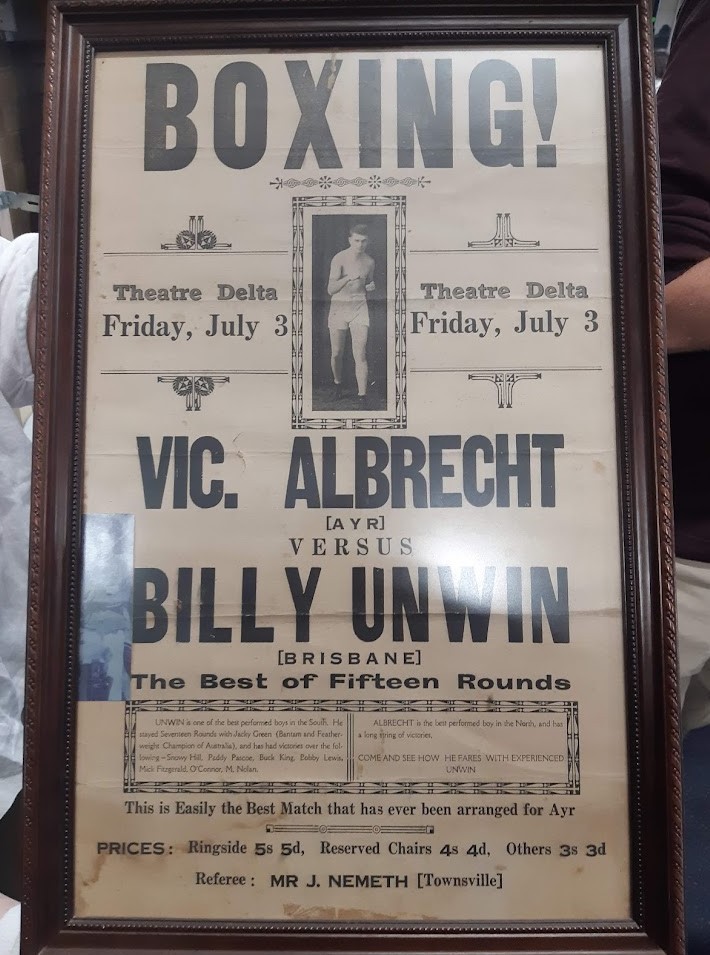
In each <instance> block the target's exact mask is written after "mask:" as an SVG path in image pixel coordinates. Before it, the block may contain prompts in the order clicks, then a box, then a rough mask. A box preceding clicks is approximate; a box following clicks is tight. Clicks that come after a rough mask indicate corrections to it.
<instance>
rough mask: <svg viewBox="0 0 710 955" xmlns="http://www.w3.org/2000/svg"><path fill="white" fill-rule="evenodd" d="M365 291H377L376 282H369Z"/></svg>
mask: <svg viewBox="0 0 710 955" xmlns="http://www.w3.org/2000/svg"><path fill="white" fill-rule="evenodd" d="M365 291H366V292H374V291H375V283H374V282H368V283H367V285H366V286H365Z"/></svg>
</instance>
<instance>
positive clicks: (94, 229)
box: [74, 45, 630, 922]
mask: <svg viewBox="0 0 710 955" xmlns="http://www.w3.org/2000/svg"><path fill="white" fill-rule="evenodd" d="M604 71H605V66H604V54H603V51H602V48H601V47H597V46H593V45H588V46H576V47H574V48H573V47H571V46H570V47H565V46H559V45H558V46H554V45H552V46H541V47H535V48H532V47H531V48H528V47H523V46H516V47H510V48H496V47H493V46H480V47H475V46H474V47H472V48H468V49H461V48H445V47H442V48H427V49H413V50H404V49H400V50H397V51H387V50H381V51H377V50H372V49H368V50H357V49H342V50H335V51H333V50H322V51H317V50H313V51H310V50H309V51H308V52H274V51H267V50H255V49H244V50H241V51H240V50H237V51H236V52H235V51H228V52H219V51H218V52H209V53H208V52H176V51H171V52H170V53H169V54H159V53H155V54H150V55H146V54H142V53H141V54H125V53H115V54H105V55H101V56H99V57H98V58H97V60H96V62H95V67H94V88H93V105H92V115H91V134H90V149H89V154H88V161H89V170H90V196H89V199H90V201H89V237H90V239H89V248H88V251H87V255H88V295H87V307H86V330H85V349H86V384H85V393H86V401H85V409H84V413H85V449H84V451H85V453H84V520H83V570H82V587H81V627H80V631H81V632H80V644H81V645H80V661H79V663H80V667H79V675H78V695H79V703H78V716H77V726H78V730H77V754H76V759H77V781H76V800H75V804H76V810H75V844H74V864H75V871H74V884H75V915H76V916H77V917H85V918H101V919H148V920H160V919H164V920H197V919H205V920H212V921H218V922H224V921H228V920H245V921H255V922H258V921H267V920H268V921H269V922H273V921H274V920H285V921H290V920H293V921H304V922H305V921H314V920H336V921H344V922H345V921H364V922H368V921H381V920H392V921H399V922H407V921H418V920H447V921H482V922H487V921H508V922H510V921H518V920H520V921H525V920H530V921H537V922H540V921H542V922H550V921H553V920H555V921H584V920H594V921H599V920H615V921H618V920H622V919H625V918H628V917H629V913H630V899H629V885H630V874H629V838H630V835H629V827H628V815H629V813H628V792H627V761H626V749H627V740H626V729H625V726H626V717H625V690H624V687H625V661H624V642H623V617H622V566H621V544H620V515H619V507H618V475H617V446H616V422H615V395H614V356H613V335H614V322H615V315H614V313H613V310H612V294H611V292H612V290H611V265H610V254H611V253H610V214H609V205H610V200H609V186H608V178H609V177H608V167H607V149H608V143H607V134H606V128H607V112H606V111H607V107H606V98H605V79H604V76H605V72H604Z"/></svg>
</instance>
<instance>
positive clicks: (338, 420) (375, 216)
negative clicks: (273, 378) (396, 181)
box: [293, 196, 406, 428]
mask: <svg viewBox="0 0 710 955" xmlns="http://www.w3.org/2000/svg"><path fill="white" fill-rule="evenodd" d="M403 219H404V198H403V197H400V196H324V197H303V198H297V199H295V200H294V289H295V295H294V319H295V320H294V339H293V342H294V359H295V360H294V414H293V418H294V425H295V426H296V427H315V428H322V427H346V428H347V427H356V428H367V427H374V428H378V427H383V426H385V424H386V425H387V426H388V427H392V426H395V427H397V426H399V427H401V426H403V422H404V418H405V415H406V387H405V383H404V326H403V322H404V284H405V264H404V263H405V249H404V238H403V229H404V225H403Z"/></svg>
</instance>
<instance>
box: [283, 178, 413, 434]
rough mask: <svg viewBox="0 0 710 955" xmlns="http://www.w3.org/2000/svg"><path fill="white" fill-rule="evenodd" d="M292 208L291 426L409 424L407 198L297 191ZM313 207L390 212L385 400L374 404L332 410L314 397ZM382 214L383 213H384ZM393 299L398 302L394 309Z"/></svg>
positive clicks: (366, 214) (341, 213)
mask: <svg viewBox="0 0 710 955" xmlns="http://www.w3.org/2000/svg"><path fill="white" fill-rule="evenodd" d="M292 208H293V260H292V278H293V284H292V292H293V302H292V308H293V312H292V323H291V348H292V362H291V386H292V390H291V395H292V397H291V425H292V427H293V428H314V429H321V430H323V429H327V428H358V429H359V428H363V429H374V428H405V427H406V426H407V374H406V368H407V361H406V357H407V342H406V331H405V319H406V316H405V305H406V275H407V265H406V198H405V197H404V196H332V195H331V196H296V197H294V198H293V199H292ZM313 209H317V210H320V212H319V213H318V215H321V214H322V215H323V216H328V215H331V216H332V215H335V216H338V217H339V218H342V219H343V220H344V221H346V220H348V219H349V218H350V217H352V218H353V219H356V218H360V219H361V220H364V221H365V222H367V220H368V219H370V218H372V217H373V216H375V215H377V211H378V210H379V209H381V210H382V213H384V215H386V216H387V223H388V226H387V230H386V232H387V236H386V246H387V256H386V258H387V269H386V272H387V280H386V283H385V284H386V288H385V289H383V290H382V291H384V293H385V297H384V308H385V309H386V311H387V315H386V347H385V349H384V350H382V351H381V350H380V349H378V350H377V359H378V360H380V361H381V363H382V365H384V367H385V368H386V382H385V385H386V387H385V388H384V389H383V393H382V396H381V401H380V402H377V401H374V402H373V403H372V406H371V407H368V406H366V407H365V408H363V409H357V408H352V409H351V408H343V407H342V404H343V402H334V407H333V410H332V411H331V410H330V409H327V408H323V407H322V402H321V407H320V408H319V407H317V405H318V404H319V402H318V401H316V400H314V375H313V360H312V359H313V323H312V322H309V321H308V318H309V317H310V316H311V315H312V311H313V309H312V308H311V307H310V306H311V304H313V298H314V296H313V295H312V294H310V295H309V294H308V293H309V290H310V289H312V285H313V265H312V238H313V218H314V214H313V212H312V210H313ZM382 213H380V216H382V218H384V215H382ZM389 223H391V228H390V226H389ZM377 268H378V267H377V264H376V266H375V284H377V281H378V276H377ZM380 281H381V280H380ZM392 303H394V310H393V313H392ZM304 319H305V321H304ZM371 349H372V346H371ZM372 350H373V351H374V349H372ZM383 356H384V357H383ZM378 404H379V405H380V406H379V407H378V406H377V405H378ZM338 405H340V407H338Z"/></svg>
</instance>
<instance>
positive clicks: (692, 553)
mask: <svg viewBox="0 0 710 955" xmlns="http://www.w3.org/2000/svg"><path fill="white" fill-rule="evenodd" d="M658 118H659V119H658V121H659V138H660V152H661V184H662V194H663V240H664V244H665V253H664V256H665V276H666V282H667V283H668V282H670V281H672V280H673V279H674V278H677V277H678V276H679V275H681V274H682V273H683V272H685V271H687V270H688V269H689V268H691V267H692V266H693V265H696V264H697V263H698V262H701V261H702V260H703V259H706V258H708V256H710V0H685V3H684V4H683V6H682V8H681V10H680V13H679V15H678V20H677V24H676V29H675V33H674V35H673V41H672V43H671V52H670V57H669V60H668V66H667V68H666V72H665V73H664V75H663V82H662V83H661V88H660V90H659V92H658ZM708 321H710V315H709V316H708ZM668 364H669V393H670V417H671V442H672V451H673V497H674V510H675V525H676V552H677V554H678V556H679V557H684V558H686V559H688V560H701V561H705V562H708V563H710V427H709V424H710V352H692V353H688V354H676V355H671V356H669V362H668Z"/></svg>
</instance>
